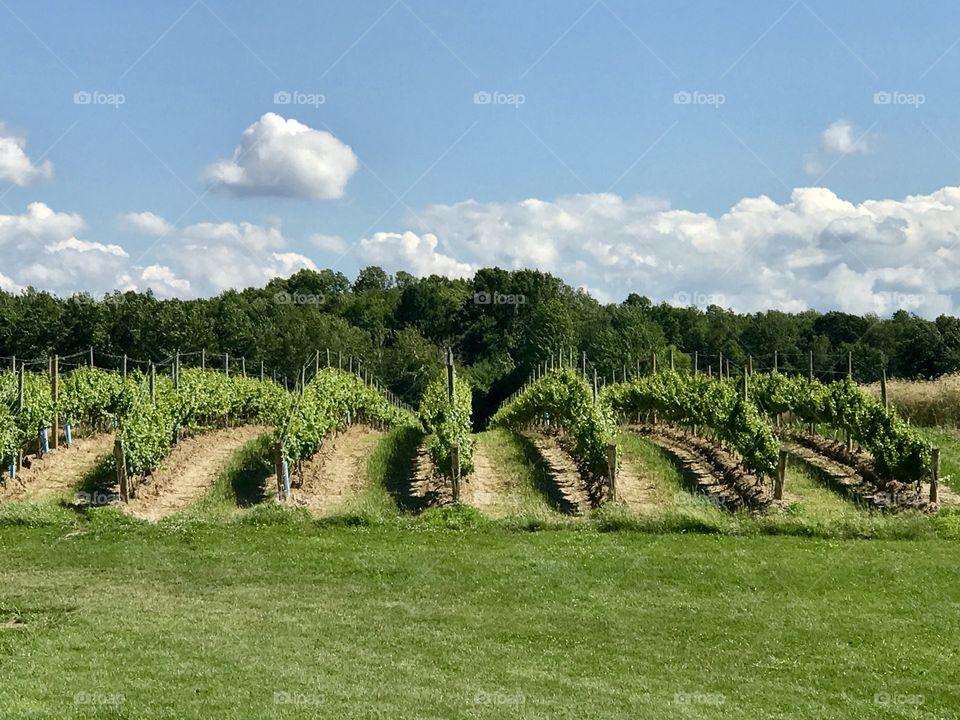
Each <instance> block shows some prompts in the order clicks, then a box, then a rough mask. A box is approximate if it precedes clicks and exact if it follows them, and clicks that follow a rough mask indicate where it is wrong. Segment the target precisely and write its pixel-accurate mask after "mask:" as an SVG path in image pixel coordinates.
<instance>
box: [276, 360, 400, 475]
mask: <svg viewBox="0 0 960 720" xmlns="http://www.w3.org/2000/svg"><path fill="white" fill-rule="evenodd" d="M347 413H350V417H351V421H353V422H358V421H363V420H366V421H381V422H384V423H387V424H388V425H405V424H415V423H416V419H415V418H414V416H413V415H412V414H411V413H409V412H407V411H406V410H402V409H400V408H397V407H394V406H393V405H391V404H390V402H389V401H388V400H387V399H386V398H385V397H384V396H383V394H382V393H381V392H380V391H378V390H377V389H376V388H374V387H371V386H370V385H367V384H366V383H365V382H364V381H363V380H362V379H360V378H359V377H357V376H356V375H354V374H353V373H349V372H344V371H341V370H337V369H335V368H323V369H321V370H320V372H319V373H318V374H317V376H316V377H314V378H313V380H311V381H310V382H309V383H307V386H306V387H305V388H304V391H303V394H302V395H301V396H300V397H299V398H297V399H296V401H295V402H294V403H293V404H292V406H291V407H290V409H289V412H287V413H286V417H285V419H284V420H283V422H282V423H279V424H278V425H277V429H276V439H277V440H278V441H279V442H281V443H282V445H283V451H284V457H286V459H287V460H289V461H292V462H296V461H298V460H306V459H308V458H310V457H312V456H313V454H314V453H316V452H317V450H319V449H320V445H321V443H322V442H323V439H324V438H325V437H326V436H327V435H329V434H330V433H332V432H334V431H335V430H337V429H338V428H340V427H343V426H344V425H345V424H346V422H347Z"/></svg>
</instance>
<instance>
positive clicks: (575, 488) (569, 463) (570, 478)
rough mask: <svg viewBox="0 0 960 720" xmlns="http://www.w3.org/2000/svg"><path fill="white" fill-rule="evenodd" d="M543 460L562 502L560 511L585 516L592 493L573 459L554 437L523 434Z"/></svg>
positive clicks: (539, 434) (532, 433) (533, 433)
mask: <svg viewBox="0 0 960 720" xmlns="http://www.w3.org/2000/svg"><path fill="white" fill-rule="evenodd" d="M523 435H524V437H526V438H527V439H528V440H529V441H530V442H531V443H532V444H533V446H534V447H535V448H536V449H537V452H538V453H539V454H540V457H541V458H542V459H543V462H544V465H545V468H544V469H545V470H546V473H547V476H548V477H549V478H550V480H551V482H552V483H553V484H554V485H555V487H556V490H557V494H558V495H559V498H560V500H561V502H560V506H561V507H560V509H561V510H562V511H564V512H567V513H570V514H575V515H579V514H583V513H584V512H586V510H587V509H589V508H590V506H591V502H590V493H589V492H588V490H587V485H586V483H585V482H584V481H583V478H582V477H581V476H580V470H579V469H578V468H577V464H576V463H575V462H574V460H573V458H572V457H570V455H569V454H568V453H567V452H566V451H564V449H563V448H562V447H560V444H559V443H558V442H557V439H556V438H555V437H553V436H552V435H544V434H541V433H535V432H526V433H523Z"/></svg>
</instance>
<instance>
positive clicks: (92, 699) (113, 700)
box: [73, 690, 127, 705]
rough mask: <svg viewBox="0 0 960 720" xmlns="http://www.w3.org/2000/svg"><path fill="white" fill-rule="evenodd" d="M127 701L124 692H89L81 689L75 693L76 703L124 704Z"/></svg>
mask: <svg viewBox="0 0 960 720" xmlns="http://www.w3.org/2000/svg"><path fill="white" fill-rule="evenodd" d="M126 701H127V698H126V697H124V695H123V694H122V693H105V692H89V691H86V690H81V691H80V692H78V693H76V694H74V696H73V704H74V705H123V704H124V703H125V702H126Z"/></svg>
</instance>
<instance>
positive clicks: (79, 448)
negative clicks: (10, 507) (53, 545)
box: [0, 433, 113, 502]
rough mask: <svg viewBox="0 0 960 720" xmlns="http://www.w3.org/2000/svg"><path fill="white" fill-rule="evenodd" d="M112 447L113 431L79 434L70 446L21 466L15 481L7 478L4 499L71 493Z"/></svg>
mask: <svg viewBox="0 0 960 720" xmlns="http://www.w3.org/2000/svg"><path fill="white" fill-rule="evenodd" d="M112 450H113V435H111V434H109V433H104V434H101V435H94V436H92V437H88V438H76V437H75V438H74V440H73V442H72V443H71V445H70V447H67V446H66V445H64V444H61V445H60V447H59V448H58V449H57V450H51V451H50V452H48V453H47V454H46V455H44V456H43V457H42V458H40V459H38V458H30V461H31V463H30V467H29V468H28V467H23V468H21V469H20V470H19V471H18V472H17V477H16V479H15V480H13V481H11V480H10V478H9V477H7V478H6V487H2V486H0V502H11V501H14V500H37V499H40V498H43V497H50V496H54V495H61V494H64V493H67V492H69V491H71V490H73V489H74V488H76V486H77V484H78V483H79V482H80V480H82V479H83V476H84V475H86V474H87V473H88V472H90V471H91V470H92V469H93V468H94V467H95V466H96V464H97V461H98V460H99V459H100V458H101V457H103V456H104V455H108V454H109V453H110V452H111V451H112Z"/></svg>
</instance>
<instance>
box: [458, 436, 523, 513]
mask: <svg viewBox="0 0 960 720" xmlns="http://www.w3.org/2000/svg"><path fill="white" fill-rule="evenodd" d="M512 492H513V491H512V488H511V483H510V480H509V478H507V477H505V476H504V475H502V474H501V473H500V472H499V471H498V469H497V466H496V464H495V463H494V462H493V460H492V459H491V458H490V455H489V453H488V449H487V447H486V445H484V444H483V443H482V442H478V443H476V445H474V448H473V472H471V473H470V474H469V475H468V476H467V477H465V478H464V479H463V482H462V484H461V488H460V494H461V498H462V499H463V502H465V503H467V504H468V505H472V506H473V507H475V508H477V509H478V510H480V511H482V512H483V513H484V514H486V515H489V516H491V517H504V516H506V515H509V514H510V510H511V508H510V507H509V500H510V497H511V494H512Z"/></svg>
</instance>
